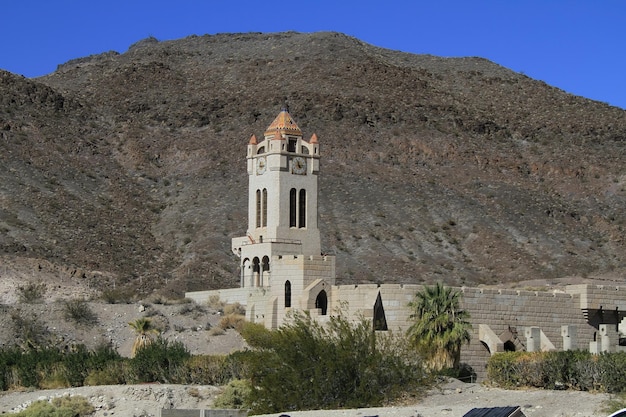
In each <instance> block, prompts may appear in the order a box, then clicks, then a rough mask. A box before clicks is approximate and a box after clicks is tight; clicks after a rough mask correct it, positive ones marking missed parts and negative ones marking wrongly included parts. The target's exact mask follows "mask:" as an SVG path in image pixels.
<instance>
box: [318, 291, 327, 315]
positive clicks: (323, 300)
mask: <svg viewBox="0 0 626 417" xmlns="http://www.w3.org/2000/svg"><path fill="white" fill-rule="evenodd" d="M315 308H317V309H320V310H321V313H322V316H325V315H326V314H327V313H328V296H327V295H326V291H325V290H322V291H320V293H319V294H317V298H316V299H315Z"/></svg>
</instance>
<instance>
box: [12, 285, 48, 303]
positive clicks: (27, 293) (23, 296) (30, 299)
mask: <svg viewBox="0 0 626 417" xmlns="http://www.w3.org/2000/svg"><path fill="white" fill-rule="evenodd" d="M47 290H48V287H47V286H46V284H45V283H43V282H29V283H28V284H26V285H24V286H22V285H20V286H18V287H17V298H18V300H19V302H20V303H24V304H38V303H43V297H44V296H45V295H46V291H47Z"/></svg>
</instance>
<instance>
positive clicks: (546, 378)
mask: <svg viewBox="0 0 626 417" xmlns="http://www.w3.org/2000/svg"><path fill="white" fill-rule="evenodd" d="M624 369H626V352H618V353H603V354H601V355H593V354H591V353H589V352H584V351H563V352H504V353H498V354H496V355H493V356H492V357H491V358H490V359H489V361H488V362H487V376H488V379H489V381H490V382H492V383H494V384H496V385H499V386H501V387H505V388H515V387H523V386H532V387H538V388H547V389H554V388H557V387H566V388H571V389H577V390H581V391H591V390H599V391H604V392H609V393H618V392H626V374H625V373H624V372H623V370H624Z"/></svg>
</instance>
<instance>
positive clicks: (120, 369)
mask: <svg viewBox="0 0 626 417" xmlns="http://www.w3.org/2000/svg"><path fill="white" fill-rule="evenodd" d="M127 374H128V364H127V362H125V361H116V362H111V363H110V364H109V365H108V366H107V367H106V368H104V369H97V368H94V369H91V370H90V371H89V373H88V374H87V376H86V377H85V381H84V382H83V383H84V385H88V386H95V385H122V384H126V375H127Z"/></svg>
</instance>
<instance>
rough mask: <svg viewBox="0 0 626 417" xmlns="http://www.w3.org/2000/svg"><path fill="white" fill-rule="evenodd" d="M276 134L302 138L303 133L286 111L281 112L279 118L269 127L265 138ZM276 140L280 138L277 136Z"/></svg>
mask: <svg viewBox="0 0 626 417" xmlns="http://www.w3.org/2000/svg"><path fill="white" fill-rule="evenodd" d="M276 132H278V133H287V134H289V135H297V136H302V131H301V130H300V128H299V127H298V125H297V124H296V122H294V120H293V118H292V117H291V115H290V114H289V112H288V111H287V110H285V109H283V110H281V112H280V113H279V114H278V116H276V118H275V119H274V121H273V122H272V123H271V124H270V125H269V127H268V128H267V130H266V131H265V136H267V135H274V134H276ZM274 139H280V137H278V136H275V137H274Z"/></svg>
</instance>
